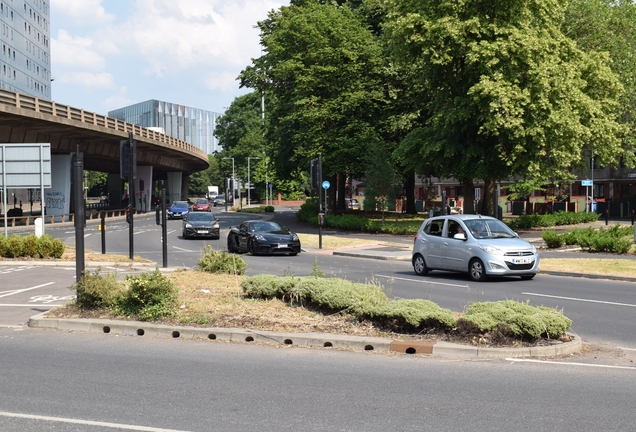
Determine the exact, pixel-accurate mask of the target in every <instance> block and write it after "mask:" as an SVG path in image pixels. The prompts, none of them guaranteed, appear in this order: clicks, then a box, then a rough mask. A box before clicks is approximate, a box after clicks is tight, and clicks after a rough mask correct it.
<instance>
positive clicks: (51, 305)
mask: <svg viewBox="0 0 636 432" xmlns="http://www.w3.org/2000/svg"><path fill="white" fill-rule="evenodd" d="M57 306H64V303H60V304H55V303H47V304H36V303H29V304H6V303H0V307H30V308H35V307H37V308H38V309H41V308H47V309H48V308H54V307H57Z"/></svg>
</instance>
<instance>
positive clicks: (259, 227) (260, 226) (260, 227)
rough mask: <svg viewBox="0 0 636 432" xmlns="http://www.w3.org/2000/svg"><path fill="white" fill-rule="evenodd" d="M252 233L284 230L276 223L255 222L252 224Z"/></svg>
mask: <svg viewBox="0 0 636 432" xmlns="http://www.w3.org/2000/svg"><path fill="white" fill-rule="evenodd" d="M250 231H252V232H256V231H267V232H272V231H283V229H282V228H281V227H280V225H278V224H277V223H276V222H254V223H251V224H250Z"/></svg>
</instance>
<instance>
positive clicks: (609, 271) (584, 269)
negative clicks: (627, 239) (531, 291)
mask: <svg viewBox="0 0 636 432" xmlns="http://www.w3.org/2000/svg"><path fill="white" fill-rule="evenodd" d="M541 270H551V271H562V272H569V273H580V274H596V275H610V276H628V277H636V260H627V259H601V258H543V259H541Z"/></svg>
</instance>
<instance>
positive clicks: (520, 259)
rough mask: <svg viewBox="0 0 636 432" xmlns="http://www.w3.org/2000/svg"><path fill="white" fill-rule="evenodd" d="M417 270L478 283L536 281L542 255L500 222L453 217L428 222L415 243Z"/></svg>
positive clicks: (431, 219) (484, 217)
mask: <svg viewBox="0 0 636 432" xmlns="http://www.w3.org/2000/svg"><path fill="white" fill-rule="evenodd" d="M411 262H412V263H413V269H414V270H415V273H416V274H418V275H425V274H427V273H428V272H429V271H430V270H448V271H459V272H464V273H468V274H469V275H470V278H471V279H472V280H474V281H478V282H481V281H484V280H486V279H487V278H488V277H489V276H521V279H532V278H533V277H534V276H535V275H536V274H537V273H538V272H539V254H538V253H537V249H536V248H535V247H534V246H532V245H531V244H530V243H528V242H527V241H525V240H523V239H521V238H519V236H518V235H517V234H516V233H515V232H514V231H512V230H511V229H510V228H508V226H507V225H506V224H504V223H503V222H501V221H500V220H498V219H495V218H492V217H489V216H481V215H450V216H439V217H433V218H430V219H427V220H425V221H424V223H422V226H421V227H420V229H419V230H418V232H417V234H416V235H415V238H414V241H413V254H412V261H411Z"/></svg>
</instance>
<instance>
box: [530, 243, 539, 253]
mask: <svg viewBox="0 0 636 432" xmlns="http://www.w3.org/2000/svg"><path fill="white" fill-rule="evenodd" d="M530 247H531V250H532V253H533V254H535V255H536V254H537V248H536V247H534V245H533V244H531V245H530Z"/></svg>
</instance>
